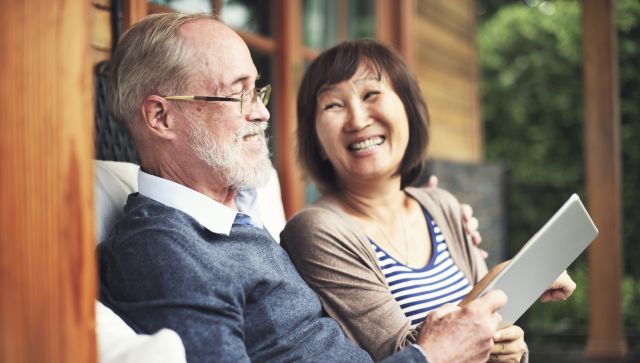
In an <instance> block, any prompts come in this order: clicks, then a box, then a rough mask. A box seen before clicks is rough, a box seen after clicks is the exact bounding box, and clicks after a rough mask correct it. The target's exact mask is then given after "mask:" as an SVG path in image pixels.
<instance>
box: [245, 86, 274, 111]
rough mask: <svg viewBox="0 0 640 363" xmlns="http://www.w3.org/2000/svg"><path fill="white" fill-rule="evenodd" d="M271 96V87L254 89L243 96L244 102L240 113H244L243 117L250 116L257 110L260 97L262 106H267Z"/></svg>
mask: <svg viewBox="0 0 640 363" xmlns="http://www.w3.org/2000/svg"><path fill="white" fill-rule="evenodd" d="M270 94H271V87H270V86H265V87H262V88H254V89H252V90H251V91H249V92H247V93H246V94H244V95H243V97H242V101H241V102H240V112H242V114H243V115H248V114H250V113H251V112H253V110H255V108H256V103H257V102H258V97H260V101H262V104H263V105H265V106H266V105H267V103H269V95H270Z"/></svg>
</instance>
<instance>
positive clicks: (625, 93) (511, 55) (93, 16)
mask: <svg viewBox="0 0 640 363" xmlns="http://www.w3.org/2000/svg"><path fill="white" fill-rule="evenodd" d="M5 8H6V9H5V10H6V11H4V12H0V26H2V27H3V32H2V35H1V36H0V49H3V53H2V61H3V63H2V65H3V67H0V72H1V75H2V80H3V82H2V83H3V85H2V87H1V88H0V91H2V95H1V97H0V106H1V107H2V108H3V109H4V110H5V113H6V114H7V115H8V117H6V118H5V120H4V121H3V126H5V128H4V130H5V131H4V132H2V133H0V147H1V148H2V152H1V153H0V162H1V163H0V165H1V166H2V168H1V169H0V170H1V173H0V186H1V187H0V196H2V203H0V205H1V208H2V210H1V211H0V212H2V213H0V216H1V218H0V236H1V237H2V240H1V241H0V252H1V253H0V257H2V259H1V260H0V287H1V288H2V290H1V293H0V302H1V305H0V336H4V337H5V338H3V339H0V361H2V360H3V359H2V357H27V356H29V354H32V352H33V350H31V348H30V347H31V346H32V345H33V344H31V343H34V342H38V349H39V350H41V351H42V352H45V353H43V354H45V356H47V357H64V358H62V359H54V358H51V360H50V361H73V360H74V359H71V360H69V357H70V356H71V355H75V356H78V354H80V356H82V357H84V358H82V359H78V360H77V361H83V362H84V361H92V360H93V358H91V356H92V354H93V353H91V352H92V351H93V350H94V348H95V346H92V344H94V341H93V339H94V338H93V335H92V333H93V330H91V329H92V325H91V324H92V323H93V320H92V319H93V318H92V317H93V315H92V314H93V313H92V307H93V305H92V304H93V300H94V299H95V275H94V274H95V271H94V270H95V266H94V265H93V263H92V262H91V261H92V259H93V248H94V244H93V242H92V241H93V240H92V238H93V214H92V209H91V208H90V207H89V206H92V205H93V202H92V180H93V174H92V173H93V169H92V164H91V160H92V159H93V158H94V157H99V156H96V154H95V153H96V152H98V149H99V148H98V147H97V145H94V144H93V137H92V136H93V133H94V131H93V130H94V124H93V120H94V114H95V113H96V112H97V110H99V109H100V104H99V102H101V101H100V100H99V99H98V101H97V102H98V103H94V102H95V101H96V100H95V99H94V98H93V95H94V93H95V92H94V90H95V87H96V82H94V78H93V77H94V75H97V74H98V72H97V70H99V69H104V66H105V65H106V63H105V62H108V59H109V58H110V54H111V50H112V49H113V47H114V46H115V44H116V42H117V39H118V38H119V36H120V35H121V34H122V33H123V32H124V31H126V29H127V28H128V27H129V26H130V25H131V24H132V23H134V22H136V21H137V20H139V19H141V18H142V17H144V16H145V15H147V14H151V13H156V12H168V11H182V12H201V11H204V12H210V13H214V14H217V15H218V16H219V18H220V19H221V20H222V21H223V22H225V23H226V24H228V25H230V26H231V27H233V28H234V29H236V30H237V31H238V32H239V33H240V35H241V36H242V37H243V39H244V40H245V41H246V42H247V44H248V45H249V47H250V50H251V52H252V55H253V58H254V62H255V63H256V66H257V68H258V70H259V72H260V73H261V76H262V77H261V82H263V83H264V84H267V83H271V84H272V85H273V92H272V96H271V97H272V98H271V101H270V103H269V109H270V111H271V115H272V119H271V128H270V132H271V137H272V141H271V145H270V147H271V150H272V158H273V161H274V165H275V166H276V169H277V170H278V174H279V177H280V182H281V186H282V195H283V202H284V206H285V212H286V214H287V216H291V215H292V214H293V213H295V212H296V211H297V210H299V209H301V208H302V207H303V206H304V205H305V204H306V203H309V202H311V201H313V200H314V199H315V198H316V197H317V196H318V193H317V191H316V190H315V188H314V187H313V185H311V184H310V183H309V182H308V181H307V179H306V177H305V176H304V175H303V174H302V173H301V171H300V170H299V168H298V166H297V164H296V159H295V155H294V146H295V137H294V131H295V123H296V117H295V98H296V91H297V87H298V84H299V81H300V78H301V76H302V73H303V71H304V69H305V67H306V65H307V64H308V63H309V62H310V61H312V60H313V59H314V58H315V57H316V56H317V54H318V53H319V52H321V51H322V50H323V49H326V48H328V47H331V46H332V45H335V44H337V43H339V42H341V41H343V40H347V39H357V38H375V39H378V40H380V41H382V42H384V43H386V44H389V45H391V46H392V47H394V48H396V49H397V50H398V51H399V52H400V54H401V55H402V56H403V57H404V58H405V59H406V61H407V62H408V63H409V64H410V65H411V67H412V68H413V70H414V72H415V74H416V77H417V79H418V81H419V84H420V87H421V89H422V92H423V94H424V96H425V99H426V101H427V105H428V107H429V113H430V116H431V121H432V125H431V138H432V141H431V144H430V149H429V155H430V159H429V162H428V170H427V173H425V174H424V175H423V176H422V177H421V180H420V182H424V181H425V180H426V179H427V178H428V176H429V175H431V174H435V175H437V176H438V177H439V179H440V186H441V187H443V188H445V189H448V190H450V191H452V192H453V193H454V194H455V195H456V196H457V197H458V199H460V200H461V201H463V202H466V203H469V204H471V205H472V206H473V207H474V210H475V214H476V216H477V217H478V219H479V220H480V231H481V233H482V235H483V244H482V247H483V248H484V249H486V250H487V251H488V252H489V258H488V263H489V265H494V264H496V263H497V262H499V261H502V260H504V259H507V258H510V257H512V256H513V255H514V254H515V253H516V252H517V251H518V250H519V249H520V248H521V247H522V245H524V243H526V242H527V240H528V239H529V238H530V237H531V236H532V235H533V233H535V231H537V230H538V229H539V228H540V227H541V226H542V225H543V224H544V222H545V221H546V220H547V219H548V218H549V217H550V216H551V215H552V214H553V213H554V212H555V211H556V210H557V209H558V208H559V207H560V206H561V205H562V203H563V202H564V201H565V200H566V199H567V198H568V197H569V196H570V195H571V194H572V193H578V194H579V195H580V197H581V199H582V200H583V202H584V203H585V205H587V208H588V209H589V211H590V213H591V214H592V216H593V217H594V221H595V222H596V225H598V227H600V236H599V237H598V239H596V242H594V244H593V245H592V247H590V248H589V250H588V252H585V253H583V255H582V256H581V257H580V258H579V259H578V260H577V261H576V262H575V263H574V264H573V265H572V266H571V267H570V269H569V272H570V274H571V276H572V277H573V278H574V280H575V281H576V282H577V284H578V289H577V290H576V292H575V293H574V295H573V296H572V297H571V298H570V299H569V300H567V301H566V302H562V303H555V304H553V303H552V304H540V303H536V304H535V305H534V306H533V307H532V308H531V309H530V310H529V311H528V312H527V313H526V315H525V316H524V317H523V318H522V320H521V321H519V324H520V325H521V326H523V328H524V330H525V332H526V340H527V342H528V344H529V346H530V350H531V354H532V355H531V358H532V359H531V361H532V362H539V361H544V360H546V361H549V362H584V361H590V362H638V361H640V263H638V261H640V244H639V243H638V237H637V236H639V235H640V213H638V212H637V211H636V210H635V208H636V206H637V205H639V204H640V188H639V187H640V142H639V141H638V140H639V139H640V0H583V1H578V0H547V1H541V0H244V1H241V0H150V1H147V0H92V1H90V2H77V3H75V2H71V3H69V2H64V1H44V0H31V1H26V2H22V1H18V0H8V2H7V4H6V5H5ZM258 86H261V84H259V85H258ZM87 121H90V122H87ZM34 140H36V141H37V142H34ZM36 180H37V181H38V182H37V183H36V182H35V181H36ZM24 194H27V195H31V196H32V197H33V198H32V200H33V201H32V202H27V203H24V201H23V200H22V199H19V198H20V196H21V195H24ZM43 207H46V208H43ZM65 216H72V217H74V218H73V220H74V222H75V224H73V226H69V225H68V224H65V223H63V221H64V220H65V218H64V217H65ZM76 217H77V218H76ZM43 221H44V222H43ZM34 224H35V225H38V226H43V228H44V231H45V232H43V234H42V235H34V234H33V233H35V232H33V227H32V226H33V225H34ZM23 231H29V233H27V232H23ZM14 241H20V242H23V241H24V243H13V242H14ZM76 244H77V248H75V249H74V248H71V251H72V253H69V249H70V248H69V246H76ZM43 246H46V248H45V247H43ZM65 259H66V260H65ZM69 264H71V266H73V268H71V270H69V268H68V266H69ZM34 266H36V267H34ZM42 266H44V267H42ZM78 266H79V267H78ZM45 268H46V271H47V273H46V274H44V275H45V276H47V278H46V279H44V280H43V279H40V278H38V276H39V275H40V274H39V273H34V271H41V270H42V269H45ZM51 271H56V272H55V273H53V272H51ZM67 280H68V282H67ZM61 281H62V282H61ZM9 291H12V293H9ZM16 291H17V293H16ZM80 297H81V298H80ZM79 300H81V301H82V303H80V304H78V303H77V301H79ZM43 301H47V308H46V309H43V308H42V305H43V303H42V302H43ZM9 306H11V308H10V307H9ZM15 306H19V307H21V308H16V307H15ZM43 320H44V321H49V322H50V324H48V325H47V329H41V330H40V331H39V332H37V333H35V332H34V331H33V329H32V327H33V326H38V324H40V323H39V322H41V321H43ZM25 321H28V322H29V323H28V324H24V322H25ZM34 321H37V322H38V323H34ZM46 334H49V335H46ZM51 334H53V335H54V336H56V337H57V338H56V339H54V340H53V341H52V340H51V339H48V338H46V337H47V336H51ZM7 337H12V338H11V339H9V338H7ZM43 337H44V338H43ZM16 342H18V343H16ZM16 344H17V345H16ZM18 346H23V347H25V348H24V351H22V350H20V349H22V348H17V347H18ZM11 347H13V348H11ZM82 347H86V349H84V348H82ZM83 349H84V350H83ZM30 350H31V353H29V351H30ZM36 350H37V349H36ZM20 352H22V353H20ZM78 352H80V353H78ZM21 354H23V355H21ZM83 354H84V355H83ZM86 357H89V358H87V359H85V358H86ZM13 361H15V360H13ZM17 361H28V359H26V360H22V359H18V360H17Z"/></svg>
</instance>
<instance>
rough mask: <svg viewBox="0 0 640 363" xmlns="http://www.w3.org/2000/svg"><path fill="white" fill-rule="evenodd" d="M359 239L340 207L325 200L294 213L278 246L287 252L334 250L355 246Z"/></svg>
mask: <svg viewBox="0 0 640 363" xmlns="http://www.w3.org/2000/svg"><path fill="white" fill-rule="evenodd" d="M360 238H362V236H361V235H360V232H359V230H358V228H357V226H356V225H355V222H353V221H352V220H350V219H349V217H348V215H347V214H346V213H345V212H343V211H342V210H341V209H340V207H338V206H337V205H335V204H334V203H332V202H330V201H327V200H320V201H318V202H315V203H313V204H311V205H309V206H307V207H305V208H304V209H302V210H301V211H299V212H298V213H296V214H295V215H294V216H293V217H292V218H291V219H290V220H289V221H288V222H287V224H286V225H285V227H284V230H283V231H282V233H281V234H280V243H281V244H282V246H283V247H284V248H285V249H286V250H287V251H291V250H293V249H296V250H305V251H306V252H307V253H310V252H311V251H312V250H313V249H318V248H321V249H327V248H332V247H331V246H333V247H338V248H344V247H347V246H349V245H353V244H357V243H358V242H357V241H358V240H359V239H360Z"/></svg>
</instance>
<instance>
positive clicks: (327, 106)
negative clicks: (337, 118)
mask: <svg viewBox="0 0 640 363" xmlns="http://www.w3.org/2000/svg"><path fill="white" fill-rule="evenodd" d="M338 107H340V104H339V103H337V102H332V103H327V104H326V105H324V107H322V110H324V111H328V110H331V109H334V108H338Z"/></svg>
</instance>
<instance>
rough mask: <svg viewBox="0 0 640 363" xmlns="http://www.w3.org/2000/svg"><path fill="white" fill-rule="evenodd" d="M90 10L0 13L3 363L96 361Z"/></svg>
mask: <svg viewBox="0 0 640 363" xmlns="http://www.w3.org/2000/svg"><path fill="white" fill-rule="evenodd" d="M90 10H91V4H90V3H89V2H87V1H52V0H32V1H22V0H9V1H5V2H3V7H2V12H0V27H1V31H0V49H2V50H3V56H2V60H3V64H2V67H0V80H1V81H2V82H1V84H0V107H1V108H2V110H3V117H2V132H0V165H1V166H2V167H1V168H0V200H1V202H0V362H95V360H96V342H95V297H96V274H95V254H94V248H95V242H94V238H95V231H94V215H93V167H92V156H93V137H92V131H93V102H92V89H93V86H92V76H91V75H92V62H91V27H90V24H89V22H90V20H91V17H90Z"/></svg>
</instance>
